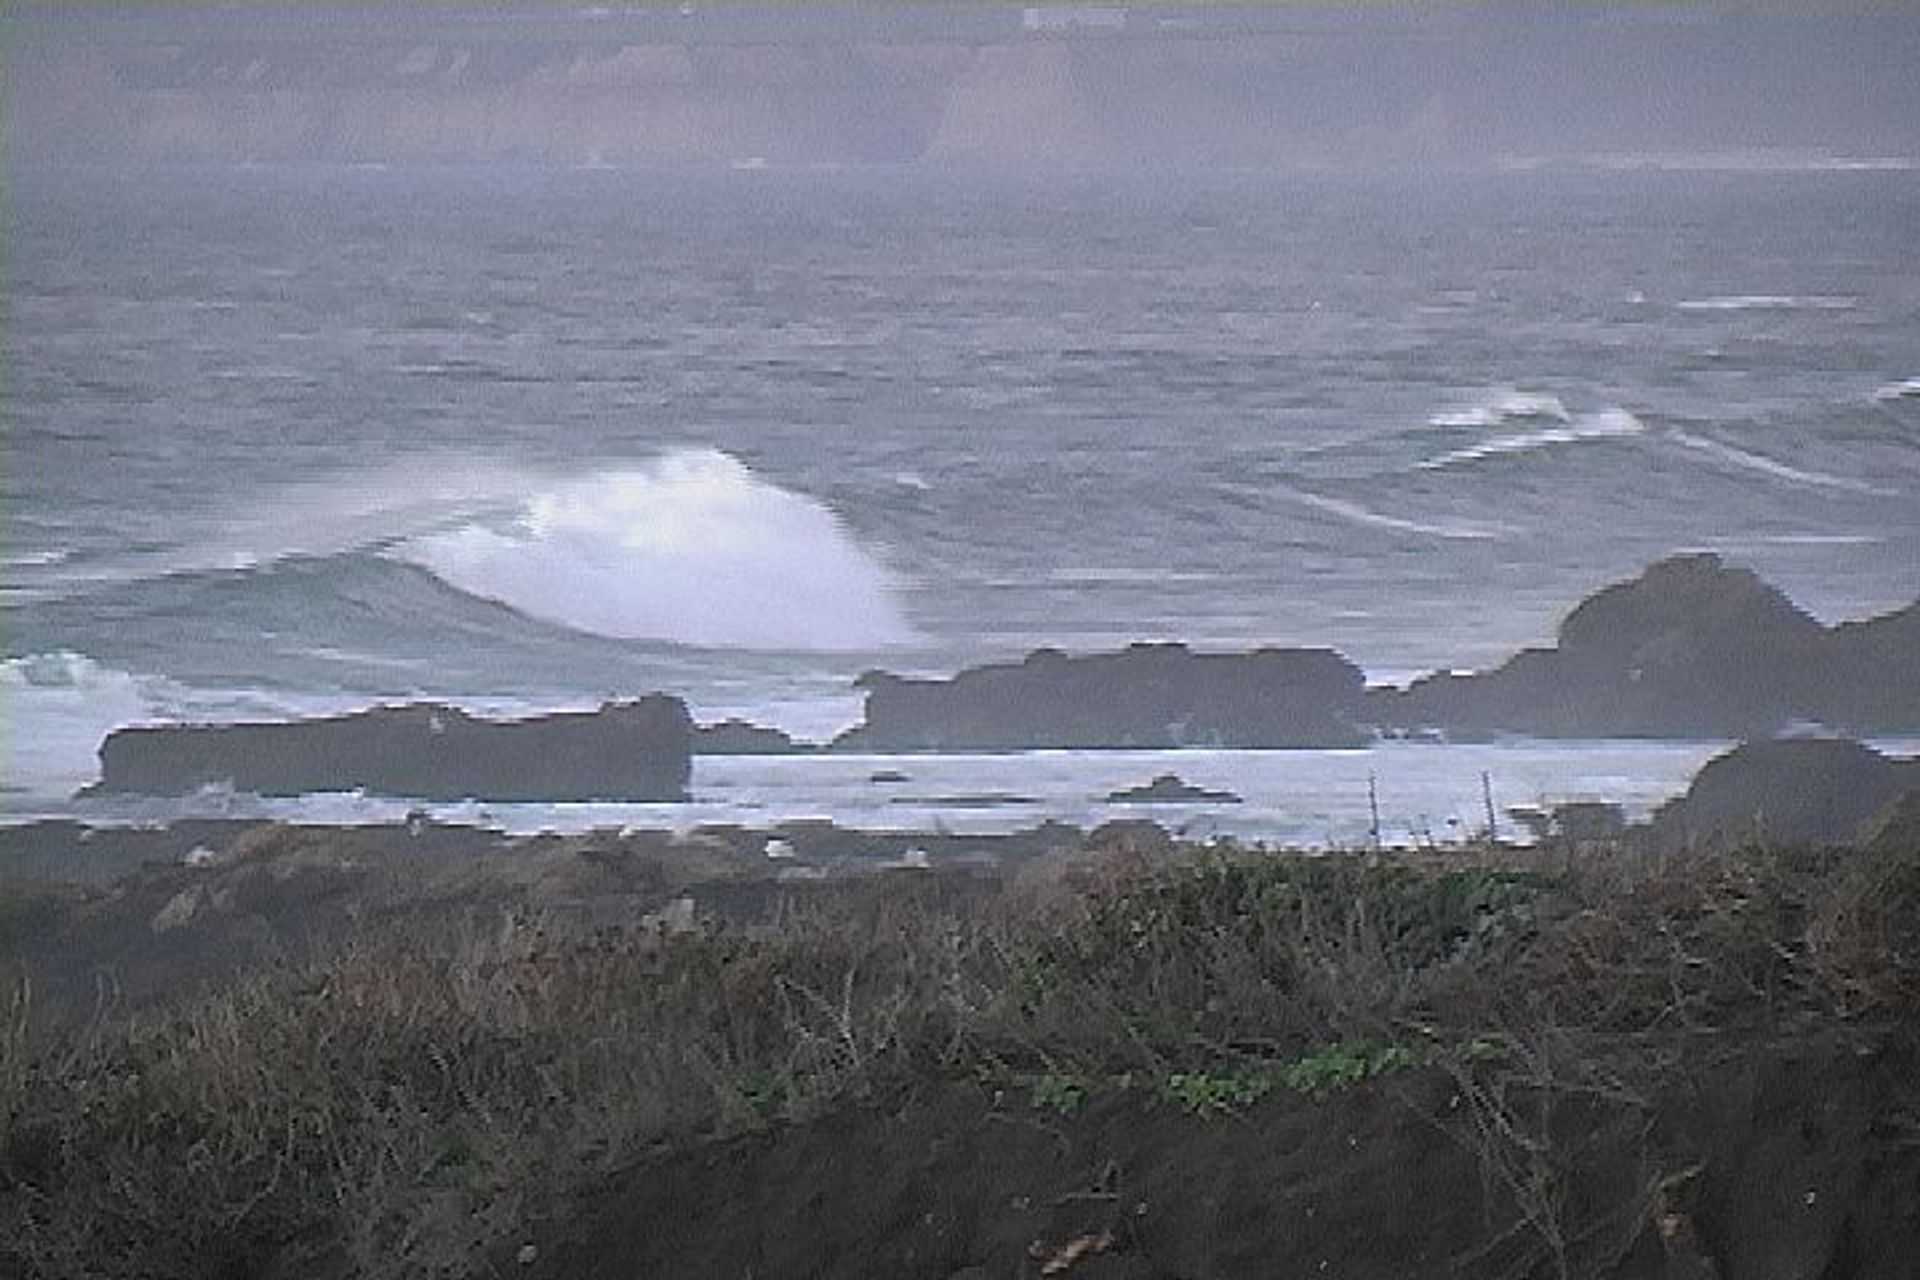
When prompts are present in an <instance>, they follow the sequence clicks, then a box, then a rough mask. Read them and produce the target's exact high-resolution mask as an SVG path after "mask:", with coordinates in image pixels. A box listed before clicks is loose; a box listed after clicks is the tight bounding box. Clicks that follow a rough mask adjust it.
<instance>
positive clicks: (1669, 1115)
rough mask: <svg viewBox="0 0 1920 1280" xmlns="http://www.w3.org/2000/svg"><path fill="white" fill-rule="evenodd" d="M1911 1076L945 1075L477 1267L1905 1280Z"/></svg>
mask: <svg viewBox="0 0 1920 1280" xmlns="http://www.w3.org/2000/svg"><path fill="white" fill-rule="evenodd" d="M1915 1065H1916V1060H1915V1056H1914V1053H1913V1050H1912V1046H1911V1045H1910V1044H1909V1045H1906V1046H1905V1047H1901V1048H1894V1047H1890V1046H1882V1047H1879V1048H1875V1049H1872V1050H1863V1049H1861V1048H1859V1047H1857V1046H1854V1045H1846V1044H1832V1043H1826V1044H1820V1045H1811V1044H1809V1045H1801V1046H1798V1047H1796V1048H1793V1049H1786V1048H1779V1047H1776V1048H1775V1049H1772V1050H1763V1051H1760V1052H1757V1053H1755V1054H1753V1055H1751V1056H1746V1055H1742V1056H1740V1057H1738V1058H1736V1059H1735V1060H1734V1061H1733V1062H1732V1063H1731V1064H1730V1065H1728V1066H1726V1067H1723V1068H1721V1069H1718V1070H1715V1071H1713V1072H1712V1073H1711V1074H1709V1075H1706V1076H1704V1077H1703V1078H1700V1079H1697V1080H1695V1081H1693V1082H1691V1083H1688V1084H1685V1085H1678V1086H1676V1087H1675V1088H1674V1089H1673V1090H1672V1092H1671V1093H1670V1094H1669V1095H1668V1096H1664V1097H1661V1098H1658V1099H1651V1100H1649V1099H1641V1098H1637V1097H1632V1096H1626V1095H1624V1094H1623V1095H1621V1096H1611V1097H1610V1096H1605V1095H1604V1094H1603V1093H1602V1092H1599V1091H1594V1090H1588V1089H1577V1090H1562V1089H1556V1088H1550V1087H1549V1088H1543V1087H1540V1086H1539V1085H1538V1084H1527V1083H1523V1082H1521V1081H1519V1080H1517V1079H1516V1080H1514V1081H1512V1082H1511V1083H1512V1088H1511V1090H1510V1091H1508V1092H1506V1093H1505V1094H1504V1097H1503V1098H1502V1099H1501V1100H1499V1101H1495V1100H1494V1098H1493V1097H1492V1096H1491V1095H1490V1094H1489V1093H1488V1092H1487V1091H1486V1089H1485V1087H1484V1086H1483V1085H1482V1084H1476V1083H1470V1082H1467V1081H1466V1080H1464V1079H1456V1078H1454V1077H1453V1076H1451V1075H1449V1074H1448V1073H1446V1072H1443V1071H1440V1070H1437V1069H1429V1070H1423V1071H1420V1072H1417V1073H1413V1074H1409V1075H1407V1076H1404V1077H1400V1078H1397V1079H1394V1080H1391V1081H1385V1082H1380V1083H1376V1084H1374V1085H1371V1086H1367V1087H1363V1088H1359V1089H1355V1090H1352V1091H1349V1092H1345V1093H1341V1094H1337V1095H1332V1096H1329V1097H1327V1098H1324V1099H1318V1100H1316V1099H1312V1098H1307V1097H1302V1096H1298V1095H1283V1096H1276V1097H1273V1098H1270V1099H1268V1100H1267V1101H1264V1102H1262V1103H1260V1104H1258V1105H1256V1106H1254V1107H1252V1108H1250V1109H1249V1110H1247V1111H1246V1112H1244V1113H1238V1114H1229V1115H1216V1116H1211V1117H1200V1116H1195V1115H1192V1114H1189V1113H1187V1112H1185V1111H1183V1110H1181V1109H1180V1108H1178V1107H1177V1106H1175V1105H1173V1104H1170V1103H1167V1102H1164V1101H1160V1100H1156V1099H1152V1098H1148V1097H1143V1096H1140V1095H1139V1094H1131V1095H1128V1094H1116V1095H1114V1096H1110V1097H1107V1098H1104V1099H1101V1100H1096V1101H1094V1102H1091V1103H1089V1104H1087V1106H1086V1107H1085V1108H1084V1109H1083V1110H1081V1111H1078V1112H1076V1113H1074V1114H1070V1115H1060V1114H1055V1113H1052V1112H1049V1111H1045V1110H1042V1109H1037V1108H1035V1107H1034V1106H1033V1105H1032V1104H1031V1103H1030V1102H1029V1101H1028V1099H1026V1098H1025V1097H1014V1096H1008V1095H1006V1094H1004V1093H1003V1094H1000V1095H998V1096H995V1095H993V1094H991V1093H988V1092H986V1091H983V1090H981V1089H978V1088H972V1087H965V1086H951V1087H947V1088H942V1089H933V1090H926V1091H921V1092H917V1093H914V1094H911V1095H908V1096H903V1097H899V1098H894V1099H889V1100H886V1101H884V1102H873V1103H871V1104H869V1105H867V1106H864V1107H861V1108H858V1109H855V1110H850V1111H846V1112H843V1113H840V1114H836V1115H833V1116H830V1117H828V1118H826V1119H823V1120H821V1121H819V1122H817V1123H814V1124H810V1125H806V1126H800V1127H795V1128H788V1129H783V1130H778V1131H774V1132H770V1133H765V1134H759V1135H755V1136H751V1137H746V1138H740V1139H736V1140H733V1141H728V1142H720V1143H714V1144H710V1145H707V1146H704V1147H700V1148H697V1149H693V1150H682V1151H676V1152H669V1153H661V1154H659V1155H657V1156H655V1157H653V1158H651V1159H648V1160H646V1161H643V1162H642V1163H640V1164H638V1165H635V1166H633V1167H632V1168H630V1169H628V1170H627V1171H626V1172H625V1173H623V1174H622V1175H620V1176H619V1177H617V1178H616V1179H614V1180H612V1181H610V1182H609V1183H607V1184H606V1185H604V1186H603V1187H602V1188H601V1189H600V1190H599V1191H598V1192H596V1193H595V1194H594V1195H592V1196H591V1197H590V1198H588V1199H587V1200H585V1201H584V1202H582V1203H579V1204H577V1205H576V1206H574V1207H573V1209H572V1210H571V1211H569V1212H568V1213H566V1214H565V1215H564V1216H563V1217H561V1218H558V1219H556V1220H552V1221H549V1222H546V1223H544V1224H542V1225H541V1226H540V1228H539V1229H538V1230H537V1231H536V1232H534V1233H533V1234H532V1236H531V1238H530V1239H528V1240H526V1241H523V1242H521V1243H520V1244H519V1245H518V1246H516V1248H517V1252H516V1253H515V1254H514V1256H513V1257H511V1258H509V1259H503V1260H502V1263H501V1268H502V1271H503V1272H506V1273H508V1274H512V1273H514V1272H518V1273H519V1274H523V1275H526V1276H529V1277H536V1276H537V1277H549V1276H551V1277H570V1278H572V1280H631V1278H636V1277H651V1276H673V1277H676V1278H677V1280H705V1278H707V1277H713V1278H715V1280H718V1278H720V1277H727V1278H728V1280H738V1278H740V1277H823V1278H824V1277H848V1278H849V1280H851V1278H853V1277H867V1276H890V1277H900V1278H902V1280H910V1278H913V1277H926V1278H928V1280H960V1278H961V1277H967V1278H969V1280H971V1278H973V1277H979V1278H981V1280H985V1278H986V1277H1019V1276H1039V1275H1072V1276H1075V1277H1083V1278H1084V1280H1121V1278H1126V1280H1148V1278H1153V1280H1162V1278H1164V1280H1174V1278H1175V1277H1178V1278H1181V1280H1199V1278H1200V1277H1241V1276H1276V1277H1281V1276H1284V1277H1293V1276H1298V1277H1303V1278H1306V1277H1321V1276H1327V1277H1344V1278H1347V1280H1368V1278H1375V1277H1377V1278H1378V1280H1402V1278H1404V1277H1413V1276H1435V1277H1441V1276H1459V1277H1475V1278H1484V1277H1499V1276H1539V1277H1549V1276H1565V1275H1573V1276H1594V1277H1618V1278H1620V1280H1627V1278H1629V1277H1632V1278H1635V1280H1639V1278H1644V1280H1851V1278H1866V1277H1887V1278H1888V1280H1893V1278H1895V1277H1899V1278H1901V1280H1906V1278H1909V1277H1912V1276H1915V1275H1916V1274H1920V1128H1916V1127H1915V1126H1916V1124H1917V1123H1920V1109H1917V1108H1916V1103H1920V1077H1917V1076H1916V1075H1915V1074H1914V1068H1915ZM1896 1099H1897V1100H1902V1102H1901V1105H1896V1106H1889V1102H1890V1101H1891V1100H1896ZM1509 1126H1510V1128H1509Z"/></svg>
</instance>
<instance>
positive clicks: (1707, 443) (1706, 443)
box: [1669, 431, 1887, 496]
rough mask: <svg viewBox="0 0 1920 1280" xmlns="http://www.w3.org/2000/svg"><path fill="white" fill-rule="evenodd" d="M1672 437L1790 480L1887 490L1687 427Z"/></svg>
mask: <svg viewBox="0 0 1920 1280" xmlns="http://www.w3.org/2000/svg"><path fill="white" fill-rule="evenodd" d="M1669 438H1670V439H1671V440H1672V441H1673V442H1674V443H1675V444H1677V445H1681V446H1683V447H1684V448H1688V449H1691V450H1693V451H1694V452H1695V453H1701V454H1705V455H1706V456H1708V457H1710V458H1716V459H1718V460H1720V461H1721V462H1725V463H1729V464H1731V465H1732V466H1736V467H1740V468H1743V469H1745V470H1748V471H1757V472H1759V473H1760V474H1761V475H1765V476H1771V477H1773V478H1774V479H1776V480H1785V481H1787V482H1788V483H1790V484H1801V485H1811V486H1813V487H1815V488H1820V489H1845V490H1847V491H1849V492H1852V493H1872V494H1880V495H1882V496H1886V492H1887V491H1886V490H1884V489H1876V488H1875V487H1874V486H1872V485H1870V484H1868V483H1866V482H1865V481H1863V480H1850V479H1848V478H1847V477H1845V476H1836V475H1829V474H1828V473H1827V472H1825V471H1809V470H1806V469H1804V468H1801V467H1795V466H1789V465H1788V464H1786V463H1784V462H1781V461H1779V460H1778V459H1776V458H1769V457H1767V456H1766V455H1765V454H1760V453H1754V452H1752V451H1751V450H1747V449H1737V448H1735V447H1734V446H1733V445H1730V444H1726V443H1724V442H1722V441H1719V440H1711V439H1708V438H1706V437H1704V436H1695V435H1689V434H1688V433H1686V432H1684V431H1675V432H1673V433H1672V434H1671V436H1670V437H1669Z"/></svg>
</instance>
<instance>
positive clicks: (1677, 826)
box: [1647, 738, 1920, 848]
mask: <svg viewBox="0 0 1920 1280" xmlns="http://www.w3.org/2000/svg"><path fill="white" fill-rule="evenodd" d="M1915 793H1920V761H1912V760H1894V759H1889V758H1888V757H1886V756H1884V755H1881V754H1880V753H1879V752H1877V751H1875V750H1873V749H1872V748H1871V747H1867V746H1863V745H1861V744H1860V743H1858V742H1851V741H1846V740H1838V739H1829V738H1785V739H1779V740H1776V741H1771V742H1746V743H1742V744H1741V745H1740V746H1738V747H1735V748H1734V749H1733V750H1731V751H1729V752H1727V753H1726V754H1724V755H1721V756H1716V757H1715V758H1714V759H1712V760H1709V761H1708V762H1707V763H1706V765H1704V766H1703V767H1702V768H1701V770H1700V772H1699V773H1697V774H1695V775H1694V777H1693V781H1692V783H1691V784H1689V785H1688V787H1687V790H1686V794H1685V795H1682V796H1680V797H1678V798H1677V799H1674V800H1670V801H1668V802H1667V803H1666V804H1665V805H1663V806H1661V808H1660V809H1659V810H1658V811H1657V812H1656V813H1655V814H1654V815H1653V818H1652V820H1651V821H1650V822H1649V824H1648V826H1647V834H1648V836H1649V837H1650V838H1651V839H1652V841H1653V843H1654V844H1656V845H1658V846H1661V847H1668V848H1677V847H1684V846H1690V845H1697V844H1712V843H1725V842H1740V841H1745V840H1767V841H1786V842H1791V843H1809V844H1840V843H1845V842H1848V841H1853V840H1857V839H1860V838H1861V837H1862V836H1863V835H1866V834H1868V833H1869V832H1870V830H1871V829H1873V828H1874V827H1875V826H1876V820H1877V819H1882V818H1883V815H1888V814H1891V813H1893V812H1895V810H1896V806H1897V805H1898V804H1899V802H1900V801H1901V800H1902V797H1905V796H1911V795H1912V794H1915ZM1908 807H1911V800H1909V801H1908Z"/></svg>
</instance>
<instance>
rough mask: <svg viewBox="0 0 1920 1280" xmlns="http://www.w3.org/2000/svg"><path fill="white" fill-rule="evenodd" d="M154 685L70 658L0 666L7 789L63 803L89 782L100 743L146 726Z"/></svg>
mask: <svg viewBox="0 0 1920 1280" xmlns="http://www.w3.org/2000/svg"><path fill="white" fill-rule="evenodd" d="M159 683H160V682H157V681H154V680H150V679H143V678H142V677H140V676H136V675H133V674H132V673H130V672H126V671H119V670H116V669H114V668H112V667H108V666H104V665H102V664H101V663H98V662H96V661H94V660H93V659H92V658H89V657H87V656H86V655H85V654H82V653H74V652H71V651H68V650H60V651H57V652H53V653H35V654H29V655H27V656H25V657H14V658H7V659H5V660H4V661H0V706H4V707H5V709H6V714H5V719H4V730H5V732H4V734H0V739H3V740H4V750H3V751H0V759H4V762H5V767H6V785H7V786H8V787H9V788H16V789H20V790H24V791H27V792H29V793H38V794H52V795H64V794H67V793H70V792H72V791H73V790H74V789H75V788H76V787H79V786H83V785H85V784H86V783H87V782H89V781H91V780H92V779H93V776H94V752H95V751H96V750H97V749H98V748H99V746H100V739H101V738H103V737H105V736H106V733H107V731H108V730H109V729H113V728H115V727H117V726H119V725H123V724H128V723H131V722H134V721H140V720H146V719H149V718H151V717H152V715H153V714H154V708H155V706H156V704H157V702H158V701H159V695H160V692H161V691H160V690H159V689H158V688H157V685H158V684H159Z"/></svg>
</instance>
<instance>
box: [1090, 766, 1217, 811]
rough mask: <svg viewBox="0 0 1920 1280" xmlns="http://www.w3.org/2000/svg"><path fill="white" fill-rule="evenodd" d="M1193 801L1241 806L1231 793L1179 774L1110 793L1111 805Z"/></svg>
mask: <svg viewBox="0 0 1920 1280" xmlns="http://www.w3.org/2000/svg"><path fill="white" fill-rule="evenodd" d="M1193 800H1211V801H1214V802H1216V803H1219V804H1239V803H1240V797H1239V796H1237V795H1235V794H1233V792H1231V791H1213V790H1209V789H1208V788H1206V787H1198V786H1195V785H1194V784H1193V783H1191V782H1188V781H1187V780H1186V779H1185V778H1182V777H1181V776H1180V775H1179V774H1177V773H1162V774H1158V775H1156V776H1155V777H1154V779H1153V781H1152V782H1148V783H1143V784H1142V785H1140V786H1137V787H1122V788H1121V789H1120V790H1118V791H1113V792H1110V793H1108V795H1107V801H1108V803H1110V804H1184V803H1187V802H1189V801H1193Z"/></svg>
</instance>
